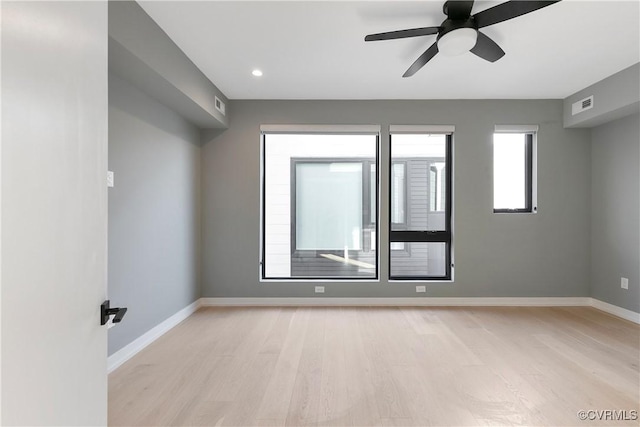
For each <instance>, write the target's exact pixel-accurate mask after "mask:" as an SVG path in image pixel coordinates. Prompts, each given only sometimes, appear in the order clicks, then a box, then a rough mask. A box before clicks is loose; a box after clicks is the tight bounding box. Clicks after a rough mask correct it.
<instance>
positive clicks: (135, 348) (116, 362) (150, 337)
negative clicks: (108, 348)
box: [107, 298, 202, 373]
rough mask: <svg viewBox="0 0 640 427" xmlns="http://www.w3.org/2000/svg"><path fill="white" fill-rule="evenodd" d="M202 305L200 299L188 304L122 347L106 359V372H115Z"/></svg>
mask: <svg viewBox="0 0 640 427" xmlns="http://www.w3.org/2000/svg"><path fill="white" fill-rule="evenodd" d="M201 305H202V298H200V299H199V300H197V301H195V302H193V303H191V304H189V305H188V306H186V307H185V308H183V309H182V310H180V311H178V312H177V313H176V314H174V315H173V316H171V317H169V318H168V319H166V320H165V321H163V322H161V323H160V324H159V325H157V326H155V327H154V328H152V329H150V330H148V331H147V332H145V333H144V334H143V335H141V336H140V337H138V338H136V339H135V340H134V341H133V342H131V343H129V344H127V345H126V346H124V347H122V348H121V349H120V350H118V351H116V352H115V353H113V354H112V355H111V356H109V357H108V358H107V372H108V373H111V372H113V371H115V370H116V369H117V368H118V367H119V366H120V365H122V364H123V363H124V362H126V361H127V360H129V359H131V358H132V357H133V356H135V355H136V354H138V353H139V352H140V351H142V350H143V349H144V348H145V347H147V346H148V345H149V344H151V343H152V342H154V341H155V340H157V339H158V338H160V337H161V336H162V335H164V334H165V333H166V332H168V331H169V330H170V329H172V328H173V327H174V326H176V325H178V324H179V323H180V322H182V321H183V320H184V319H186V318H187V317H189V316H191V315H192V314H193V313H195V312H196V310H198V309H199V308H200V306H201Z"/></svg>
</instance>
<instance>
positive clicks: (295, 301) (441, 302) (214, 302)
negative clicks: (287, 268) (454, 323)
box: [200, 297, 591, 307]
mask: <svg viewBox="0 0 640 427" xmlns="http://www.w3.org/2000/svg"><path fill="white" fill-rule="evenodd" d="M200 301H202V306H203V307H263V306H264V307H269V306H323V307H325V306H326V307H329V306H336V307H340V306H405V307H406V306H413V307H416V306H420V307H422V306H425V307H428V306H434V307H435V306H470V307H471V306H475V307H479V306H505V307H506V306H514V307H515V306H527V307H554V306H555V307H557V306H565V307H567V306H590V305H591V298H589V297H542V298H540V297H524V298H512V297H495V298H494V297H490V298H483V297H477V298H475V297H469V298H467V297H462V298H457V297H456V298H447V297H443V298H438V297H426V298H424V297H423V298H327V297H319V298H201V299H200Z"/></svg>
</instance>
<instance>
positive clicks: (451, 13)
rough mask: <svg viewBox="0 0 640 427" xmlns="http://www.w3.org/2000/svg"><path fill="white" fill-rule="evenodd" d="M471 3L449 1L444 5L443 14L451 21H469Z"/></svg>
mask: <svg viewBox="0 0 640 427" xmlns="http://www.w3.org/2000/svg"><path fill="white" fill-rule="evenodd" d="M472 7H473V1H458V0H456V1H453V0H449V1H447V2H445V4H444V13H445V15H447V17H449V19H453V20H462V19H469V16H471V8H472Z"/></svg>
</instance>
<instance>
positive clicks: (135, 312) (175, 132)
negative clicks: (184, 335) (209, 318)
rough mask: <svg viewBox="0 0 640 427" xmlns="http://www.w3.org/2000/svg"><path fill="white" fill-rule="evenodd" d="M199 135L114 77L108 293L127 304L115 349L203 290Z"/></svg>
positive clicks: (113, 339) (112, 343) (113, 335)
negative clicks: (112, 172) (112, 185)
mask: <svg viewBox="0 0 640 427" xmlns="http://www.w3.org/2000/svg"><path fill="white" fill-rule="evenodd" d="M199 144H200V134H199V131H198V129H197V128H195V127H194V126H193V125H191V124H189V123H188V122H187V121H185V120H184V119H183V118H181V117H180V116H178V115H177V114H176V113H174V112H173V111H171V110H170V109H168V108H167V107H165V106H163V105H162V104H160V103H158V102H157V101H155V100H154V99H152V98H150V97H148V96H147V95H145V94H144V93H143V92H141V91H140V90H138V89H137V88H136V87H135V86H133V85H131V84H129V83H128V82H126V81H124V80H122V79H120V78H118V77H116V76H114V75H110V76H109V170H112V171H114V172H115V187H113V188H110V189H109V285H108V289H109V298H110V299H111V302H112V305H113V306H126V307H128V308H129V311H128V312H127V314H126V318H125V320H124V321H123V322H122V323H121V324H120V325H118V326H116V327H115V328H112V329H110V330H109V354H112V353H113V352H115V351H117V350H119V349H120V348H122V347H123V346H124V345H126V344H128V343H130V342H131V341H133V340H134V339H136V338H138V337H139V336H140V335H142V334H143V333H145V332H146V331H148V330H149V329H151V328H153V327H154V326H156V325H158V324H159V323H160V322H162V321H163V320H165V319H167V318H168V317H170V316H171V315H173V314H175V313H176V312H177V311H179V310H181V309H182V308H184V307H186V306H187V305H189V304H190V303H192V302H194V301H195V300H196V299H198V298H199V296H200V287H199V283H200V278H199V271H200V261H201V251H200V241H201V228H200V222H201V221H200V211H201V206H200V179H201V172H200V164H201V160H200V157H201V148H200V145H199Z"/></svg>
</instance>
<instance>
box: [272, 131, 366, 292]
mask: <svg viewBox="0 0 640 427" xmlns="http://www.w3.org/2000/svg"><path fill="white" fill-rule="evenodd" d="M377 159H378V132H377V131H374V130H372V129H371V130H369V129H364V130H355V129H350V130H348V131H345V130H344V129H340V130H338V131H332V132H318V131H309V132H278V131H265V132H263V224H262V226H263V242H262V243H263V244H262V264H261V275H262V278H263V279H296V278H300V279H314V278H317V279H327V278H335V279H375V278H377V277H378V257H377V252H376V246H377V245H376V239H377V236H378V233H377V223H376V218H377V209H378V199H377V194H378V175H377V171H378V170H379V169H378V167H377Z"/></svg>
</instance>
